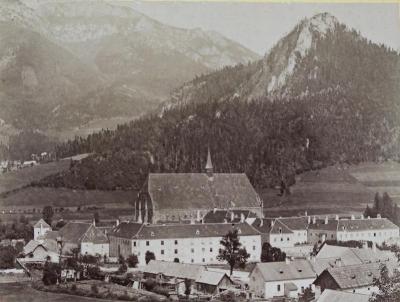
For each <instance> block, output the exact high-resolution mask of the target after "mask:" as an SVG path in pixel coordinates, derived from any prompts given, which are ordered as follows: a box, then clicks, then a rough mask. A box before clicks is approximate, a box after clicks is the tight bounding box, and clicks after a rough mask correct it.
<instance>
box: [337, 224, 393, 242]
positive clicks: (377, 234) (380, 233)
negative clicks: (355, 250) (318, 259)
mask: <svg viewBox="0 0 400 302" xmlns="http://www.w3.org/2000/svg"><path fill="white" fill-rule="evenodd" d="M396 237H399V229H398V228H397V229H379V230H367V231H358V232H347V231H346V230H341V231H338V232H337V238H338V240H339V241H350V240H367V241H372V242H375V243H377V244H382V243H383V242H385V241H387V240H388V239H389V238H396Z"/></svg>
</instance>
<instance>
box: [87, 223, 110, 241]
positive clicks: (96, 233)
mask: <svg viewBox="0 0 400 302" xmlns="http://www.w3.org/2000/svg"><path fill="white" fill-rule="evenodd" d="M81 242H92V243H94V244H105V243H108V238H107V236H106V235H105V234H104V233H103V232H102V231H101V230H99V229H98V228H97V227H95V226H93V225H91V226H90V227H89V229H88V230H87V231H86V232H85V234H84V235H83V236H82V238H81Z"/></svg>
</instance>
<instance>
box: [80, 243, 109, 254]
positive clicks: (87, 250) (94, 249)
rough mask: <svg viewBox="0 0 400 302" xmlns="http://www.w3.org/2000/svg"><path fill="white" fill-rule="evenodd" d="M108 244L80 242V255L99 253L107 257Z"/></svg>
mask: <svg viewBox="0 0 400 302" xmlns="http://www.w3.org/2000/svg"><path fill="white" fill-rule="evenodd" d="M109 251H110V244H109V243H102V244H94V243H92V242H82V243H81V254H82V255H93V256H96V255H100V256H104V255H106V256H107V257H108V256H109Z"/></svg>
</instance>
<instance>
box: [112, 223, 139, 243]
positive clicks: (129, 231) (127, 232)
mask: <svg viewBox="0 0 400 302" xmlns="http://www.w3.org/2000/svg"><path fill="white" fill-rule="evenodd" d="M142 226H143V224H140V223H133V222H121V223H120V224H119V225H118V226H116V227H115V228H114V229H113V230H112V232H111V233H110V234H109V235H111V236H115V237H120V238H129V239H131V238H133V237H135V236H136V235H137V233H138V232H139V230H140V229H141V228H142Z"/></svg>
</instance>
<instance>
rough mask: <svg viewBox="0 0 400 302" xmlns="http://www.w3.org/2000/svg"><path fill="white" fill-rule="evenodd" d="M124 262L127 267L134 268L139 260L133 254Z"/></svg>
mask: <svg viewBox="0 0 400 302" xmlns="http://www.w3.org/2000/svg"><path fill="white" fill-rule="evenodd" d="M126 262H127V263H128V266H129V267H136V265H137V264H138V263H139V260H138V257H137V256H136V255H135V254H132V255H130V256H129V257H128V258H126Z"/></svg>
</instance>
